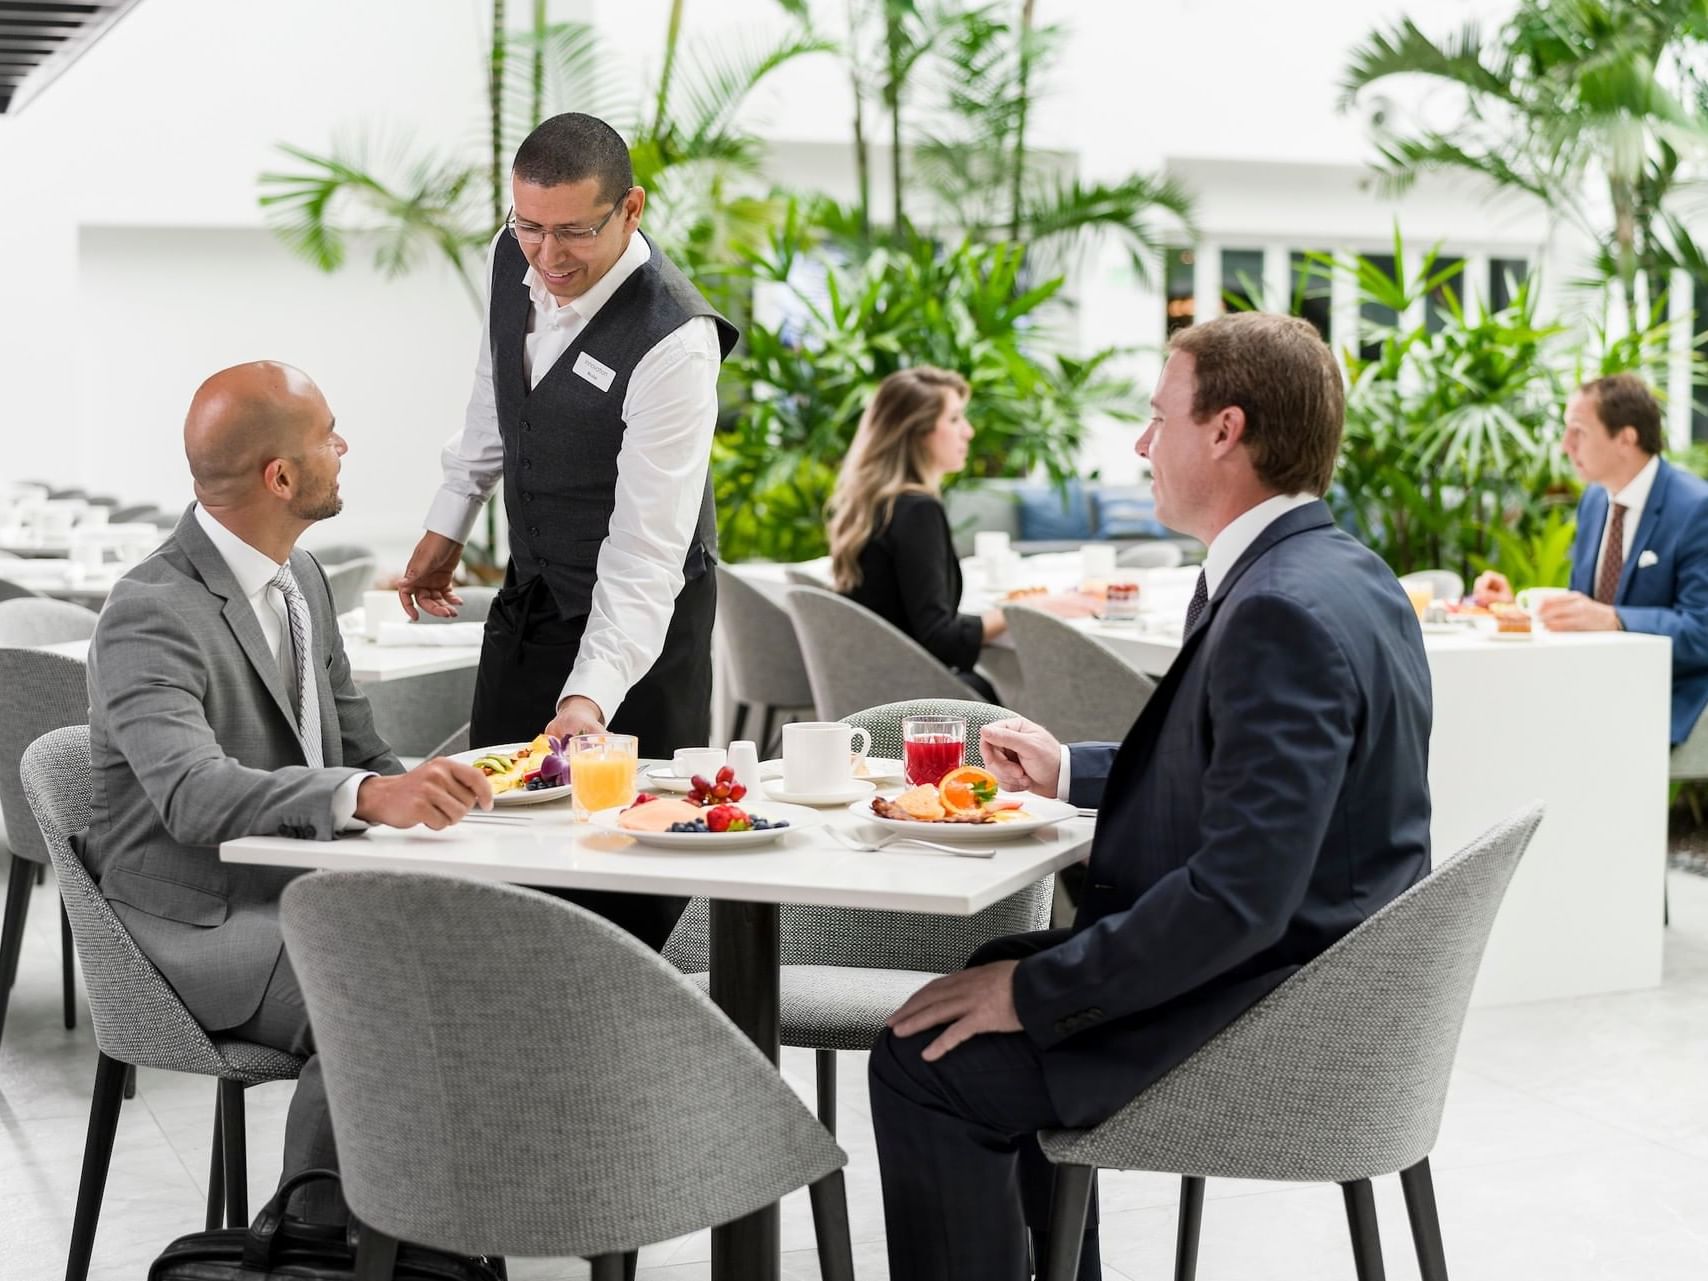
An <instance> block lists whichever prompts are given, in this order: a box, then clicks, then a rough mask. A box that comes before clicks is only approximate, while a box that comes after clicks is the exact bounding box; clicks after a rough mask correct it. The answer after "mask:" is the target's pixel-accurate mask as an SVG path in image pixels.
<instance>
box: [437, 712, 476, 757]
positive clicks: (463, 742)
mask: <svg viewBox="0 0 1708 1281" xmlns="http://www.w3.org/2000/svg"><path fill="white" fill-rule="evenodd" d="M468 750H469V727H468V723H467V722H466V721H465V722H464V723H463V727H462V728H461V729H459V730H457V731H456V732H455V733H453V734H452V735H451V736H450V737H449V738H447V739H446V740H445V741H444V742H442V743H440V744H439V745H438V746H437V747H435V748H434V749H433V750H432V751H430V752H428V753H427V759H428V760H432V759H433V757H435V756H455V755H456V754H457V753H458V752H466V751H468Z"/></svg>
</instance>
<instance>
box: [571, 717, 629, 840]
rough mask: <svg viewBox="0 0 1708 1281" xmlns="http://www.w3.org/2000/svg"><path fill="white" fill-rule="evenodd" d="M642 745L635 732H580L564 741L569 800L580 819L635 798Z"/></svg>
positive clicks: (577, 818) (583, 821)
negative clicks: (636, 777)
mask: <svg viewBox="0 0 1708 1281" xmlns="http://www.w3.org/2000/svg"><path fill="white" fill-rule="evenodd" d="M639 746H640V745H639V744H638V743H637V742H636V741H635V737H634V735H633V734H578V735H576V736H575V737H574V738H572V739H570V740H569V741H568V742H567V743H565V744H564V751H565V752H566V753H567V754H568V756H569V803H570V808H571V809H572V810H573V811H574V814H575V818H576V821H577V822H581V823H585V822H586V821H587V816H588V815H589V814H592V813H594V812H595V811H597V810H608V809H612V808H614V807H615V806H618V805H627V804H629V802H631V801H633V800H634V799H635V766H636V764H637V763H638V760H639V756H638V751H639Z"/></svg>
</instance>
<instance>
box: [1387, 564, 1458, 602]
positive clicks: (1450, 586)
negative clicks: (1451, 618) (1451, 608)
mask: <svg viewBox="0 0 1708 1281" xmlns="http://www.w3.org/2000/svg"><path fill="white" fill-rule="evenodd" d="M1400 582H1402V583H1405V584H1408V585H1421V584H1423V583H1428V584H1429V585H1430V586H1431V587H1432V588H1434V589H1435V599H1436V600H1458V599H1459V598H1460V597H1462V596H1463V595H1464V594H1465V580H1464V579H1463V578H1461V577H1459V575H1458V574H1456V573H1454V572H1453V571H1452V570H1450V569H1420V570H1418V571H1417V572H1416V573H1413V574H1402V575H1400Z"/></svg>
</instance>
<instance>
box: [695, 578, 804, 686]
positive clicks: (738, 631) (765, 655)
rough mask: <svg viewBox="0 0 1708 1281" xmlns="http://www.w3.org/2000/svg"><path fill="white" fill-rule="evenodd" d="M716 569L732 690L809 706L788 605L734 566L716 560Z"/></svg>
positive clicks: (720, 621)
mask: <svg viewBox="0 0 1708 1281" xmlns="http://www.w3.org/2000/svg"><path fill="white" fill-rule="evenodd" d="M717 575H718V629H719V631H720V633H721V634H722V638H723V643H724V656H725V660H726V662H725V671H726V672H727V673H728V675H729V692H730V696H731V697H732V698H734V699H735V701H736V702H738V703H754V704H758V705H760V706H764V707H811V706H812V705H813V695H812V686H811V685H810V684H809V683H808V682H807V669H806V662H805V660H803V659H802V657H801V642H800V639H799V638H798V637H797V636H796V635H795V624H794V622H793V620H792V619H790V617H789V613H788V611H787V610H786V609H784V608H783V607H782V606H781V605H779V604H778V603H777V602H776V601H775V600H773V599H772V598H771V597H770V596H767V595H766V594H765V593H764V592H762V591H760V590H759V589H758V588H757V587H755V586H754V585H753V584H752V583H750V582H748V581H747V580H746V579H745V578H743V577H742V576H741V575H740V574H738V573H736V572H735V571H733V570H730V569H726V568H725V567H724V566H722V565H719V566H718V567H717Z"/></svg>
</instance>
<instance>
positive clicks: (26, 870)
mask: <svg viewBox="0 0 1708 1281" xmlns="http://www.w3.org/2000/svg"><path fill="white" fill-rule="evenodd" d="M35 887H36V882H35V864H34V863H31V862H28V861H27V860H25V859H21V858H19V857H18V856H17V855H16V854H14V855H12V875H11V876H10V877H9V878H7V881H6V915H5V920H4V922H3V923H0V1032H4V1031H5V1030H6V1007H7V1006H8V1005H9V1004H10V1003H11V1000H12V984H13V982H14V981H15V980H16V979H17V977H18V954H19V953H20V952H22V951H23V949H24V922H25V920H27V919H28V917H29V914H30V891H31V890H33V889H35Z"/></svg>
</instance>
